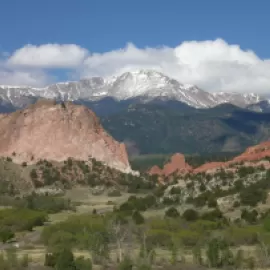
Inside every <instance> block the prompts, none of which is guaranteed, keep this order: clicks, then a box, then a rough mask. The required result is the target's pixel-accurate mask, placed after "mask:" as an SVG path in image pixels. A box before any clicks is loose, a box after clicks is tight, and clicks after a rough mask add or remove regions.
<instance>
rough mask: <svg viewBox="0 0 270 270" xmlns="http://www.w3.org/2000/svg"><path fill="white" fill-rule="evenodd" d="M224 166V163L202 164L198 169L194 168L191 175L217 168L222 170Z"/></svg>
mask: <svg viewBox="0 0 270 270" xmlns="http://www.w3.org/2000/svg"><path fill="white" fill-rule="evenodd" d="M224 166H226V163H225V162H209V163H205V164H203V165H202V166H200V167H197V168H195V169H194V170H193V171H192V172H193V173H202V172H210V171H213V170H216V169H218V168H222V167H224Z"/></svg>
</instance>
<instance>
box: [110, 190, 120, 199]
mask: <svg viewBox="0 0 270 270" xmlns="http://www.w3.org/2000/svg"><path fill="white" fill-rule="evenodd" d="M120 196H122V194H121V192H120V190H118V189H114V190H112V191H109V192H108V197H120Z"/></svg>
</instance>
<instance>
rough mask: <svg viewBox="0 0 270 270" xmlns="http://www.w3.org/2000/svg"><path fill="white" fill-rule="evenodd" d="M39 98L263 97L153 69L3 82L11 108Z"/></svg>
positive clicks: (0, 97) (209, 102) (1, 91)
mask: <svg viewBox="0 0 270 270" xmlns="http://www.w3.org/2000/svg"><path fill="white" fill-rule="evenodd" d="M40 97H41V98H47V99H55V100H58V101H74V102H76V101H78V100H82V101H85V102H86V101H91V102H93V101H100V100H102V99H104V98H108V97H111V98H114V99H115V100H116V101H124V100H126V101H127V100H130V99H139V100H140V103H148V102H150V101H152V100H154V99H160V100H163V101H166V100H174V101H179V102H183V103H185V104H187V105H189V106H191V107H195V108H211V107H215V106H217V105H219V104H222V103H231V104H234V105H236V106H239V107H246V106H247V105H250V104H254V103H258V102H260V101H261V100H263V98H262V97H260V96H259V95H258V94H255V93H249V94H247V93H246V94H239V93H226V92H216V93H209V92H207V91H204V90H202V89H200V88H199V87H197V86H196V85H188V84H182V83H181V82H179V81H177V80H175V79H173V78H170V77H169V76H166V75H164V74H162V73H160V72H157V71H154V70H137V71H133V72H125V73H123V74H121V75H119V76H110V77H91V78H87V79H81V80H79V81H71V82H60V83H55V84H51V85H49V86H46V87H43V88H36V87H27V86H23V87H20V86H19V87H16V86H4V85H0V105H2V107H7V108H10V110H12V108H13V110H14V109H18V108H24V107H25V106H27V105H29V104H31V103H34V102H35V101H36V100H37V99H38V98H40Z"/></svg>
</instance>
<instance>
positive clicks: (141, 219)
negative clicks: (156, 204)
mask: <svg viewBox="0 0 270 270" xmlns="http://www.w3.org/2000/svg"><path fill="white" fill-rule="evenodd" d="M132 219H133V221H134V222H135V224H137V225H140V224H143V223H144V217H143V215H142V214H141V213H140V212H139V211H134V213H133V215H132Z"/></svg>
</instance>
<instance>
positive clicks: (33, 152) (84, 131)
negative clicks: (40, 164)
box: [0, 100, 131, 172]
mask: <svg viewBox="0 0 270 270" xmlns="http://www.w3.org/2000/svg"><path fill="white" fill-rule="evenodd" d="M0 156H5V157H7V156H9V157H12V159H13V161H14V162H17V163H21V162H27V163H35V162H37V161H38V160H40V159H47V160H55V161H63V160H66V159H67V158H69V157H72V158H74V159H78V160H88V159H89V157H90V158H95V159H96V160H99V161H102V162H104V163H105V164H106V165H108V166H110V167H112V168H115V169H118V170H121V171H125V172H130V171H131V169H130V165H129V161H128V156H127V152H126V149H125V145H124V144H121V143H118V142H117V141H115V140H114V139H113V138H112V137H111V136H109V135H108V134H107V133H106V132H105V131H104V129H103V128H102V126H101V125H100V123H99V121H98V118H97V117H96V115H95V114H94V113H93V112H92V111H91V110H89V109H88V108H86V107H84V106H79V105H74V104H72V103H65V104H56V103H55V102H52V101H47V100H42V101H38V102H37V103H36V104H34V105H31V106H29V107H28V108H26V109H25V110H22V111H16V112H14V113H10V114H0Z"/></svg>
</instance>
